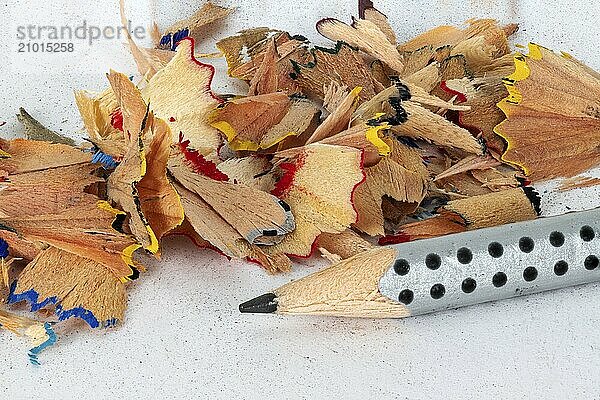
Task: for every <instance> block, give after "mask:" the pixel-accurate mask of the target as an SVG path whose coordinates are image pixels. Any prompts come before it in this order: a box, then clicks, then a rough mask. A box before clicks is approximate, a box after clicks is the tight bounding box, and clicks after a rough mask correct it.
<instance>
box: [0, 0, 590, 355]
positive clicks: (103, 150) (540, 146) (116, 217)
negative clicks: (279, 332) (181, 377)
mask: <svg viewBox="0 0 600 400" xmlns="http://www.w3.org/2000/svg"><path fill="white" fill-rule="evenodd" d="M119 5H120V13H121V18H122V22H123V24H124V25H127V21H128V20H129V18H128V16H127V10H128V7H127V4H126V2H125V0H121V1H120V2H119ZM233 11H234V10H232V9H227V8H224V7H219V6H217V5H214V4H211V3H207V4H204V5H203V6H202V7H201V8H200V9H199V10H198V11H197V12H196V13H194V14H193V15H191V16H190V17H188V18H182V20H181V21H179V22H177V23H175V24H174V25H172V26H170V27H168V28H167V29H165V30H164V31H161V30H160V29H159V28H158V24H154V25H153V29H152V39H153V41H154V45H153V46H152V48H145V47H142V46H141V45H139V44H138V43H136V41H135V40H134V38H133V37H132V36H131V35H129V34H128V35H127V37H126V42H127V44H126V47H127V48H128V49H129V51H130V52H131V55H132V57H133V59H134V61H135V63H136V65H137V69H138V74H137V75H136V76H134V77H133V78H132V79H130V77H129V76H127V75H124V74H122V73H119V72H116V71H106V72H107V75H106V76H104V75H102V76H98V79H99V80H100V79H102V80H103V81H104V82H105V89H104V90H103V91H101V92H100V93H90V92H87V91H84V90H81V91H78V92H76V94H75V101H76V104H77V109H78V111H79V113H80V115H81V124H82V126H83V128H84V129H85V132H86V133H87V138H86V140H85V141H84V142H83V143H79V142H77V141H75V140H73V139H72V138H69V137H65V136H64V135H62V134H59V133H57V132H55V131H52V130H51V129H48V128H46V127H45V126H44V124H43V123H41V122H40V121H37V120H36V119H35V118H34V116H32V115H31V114H29V113H27V112H26V111H25V110H24V109H22V108H20V107H19V106H20V105H16V106H15V112H16V111H17V110H19V114H18V116H17V118H18V120H19V121H20V122H21V123H22V125H23V128H24V133H25V135H26V137H27V138H26V139H25V138H20V139H10V140H8V139H6V140H5V139H0V180H1V182H0V258H1V260H0V275H1V276H2V279H1V280H0V281H1V283H2V285H1V287H0V296H2V299H4V300H6V303H8V304H7V305H6V306H2V308H0V326H1V327H3V328H5V329H8V330H10V331H12V332H16V333H19V334H20V333H25V334H26V335H28V336H30V337H31V338H32V339H33V341H34V343H35V345H36V347H34V348H33V349H31V350H30V357H31V361H32V362H33V363H35V362H37V354H38V353H39V352H40V351H41V350H43V349H44V348H46V347H48V346H50V345H52V344H53V343H54V342H55V340H56V336H55V334H54V330H53V326H54V324H60V323H61V322H62V321H64V320H67V319H70V318H78V319H81V320H83V321H85V322H86V323H87V325H89V327H91V328H98V329H101V328H108V327H113V326H116V325H118V324H120V323H121V321H123V319H124V318H125V316H126V310H127V298H128V293H127V289H128V285H129V283H130V282H131V281H134V280H137V279H141V280H143V277H144V273H145V271H146V269H145V267H144V266H143V265H142V264H141V262H140V261H139V260H140V257H139V254H140V253H146V254H149V255H153V256H154V257H156V258H157V259H159V258H160V256H161V253H162V252H163V251H165V249H163V248H162V243H163V239H164V238H165V237H167V236H175V235H177V236H185V237H187V238H189V239H190V240H192V242H193V243H194V244H195V245H197V246H198V247H200V248H204V249H209V250H213V251H216V252H218V253H219V254H220V255H223V256H224V258H223V259H222V261H223V263H227V262H229V260H232V259H240V260H245V261H251V262H252V264H250V263H249V264H248V268H251V267H252V265H254V264H258V265H260V266H261V267H262V268H263V269H264V270H265V271H266V273H270V274H275V273H284V272H286V271H289V270H290V269H291V268H293V267H296V268H298V267H297V266H294V263H293V260H295V259H297V258H307V257H311V256H314V255H315V254H318V253H319V252H320V253H321V255H322V256H323V258H325V259H326V260H327V261H328V262H331V263H332V264H333V265H332V266H330V267H328V268H326V269H323V270H322V271H320V272H317V273H316V274H314V275H309V276H307V277H306V278H304V279H300V280H298V281H295V282H292V283H290V284H288V285H285V286H283V287H281V288H279V289H277V290H275V291H274V292H272V293H269V294H266V295H263V296H261V297H259V298H256V299H254V300H251V301H249V302H247V303H244V304H242V306H241V307H240V309H241V311H242V312H263V313H264V312H267V313H272V312H278V313H286V314H297V313H305V314H325V315H340V316H361V317H406V316H409V315H417V314H423V313H429V312H433V311H439V310H443V309H448V308H455V307H459V306H463V305H469V304H474V303H480V302H484V301H491V300H496V299H503V298H507V297H511V296H514V295H515V294H527V293H532V292H537V291H543V290H549V289H553V288H557V287H563V286H568V285H575V284H581V283H586V282H591V281H594V280H598V279H600V278H599V277H598V275H597V273H598V272H599V271H600V268H598V253H599V249H598V243H599V241H598V240H599V239H598V237H600V233H599V232H600V231H599V227H598V225H597V224H598V221H599V220H600V218H599V217H598V212H597V211H582V212H580V213H576V214H572V215H567V216H564V217H561V216H553V217H549V218H538V217H540V216H544V217H546V216H548V215H552V214H553V212H552V210H550V209H549V207H548V204H549V203H550V202H549V201H547V199H545V198H544V196H547V195H548V194H549V193H554V192H557V191H556V190H554V189H552V187H553V186H552V185H555V186H554V187H557V188H559V190H558V191H560V192H561V193H562V192H564V193H574V192H575V193H577V194H578V195H579V196H580V197H581V198H583V197H585V196H584V195H582V194H580V193H584V192H583V191H584V190H589V191H590V193H594V191H596V192H595V193H597V190H598V188H600V170H599V168H598V166H599V165H600V146H599V144H600V75H599V74H598V73H597V72H596V71H594V70H593V69H592V68H590V67H588V66H586V65H585V64H584V63H582V62H580V61H578V60H577V59H575V58H574V57H572V56H570V55H567V54H564V53H562V54H560V53H555V52H553V51H551V50H548V49H545V48H544V47H542V46H539V45H536V44H530V45H529V48H528V51H527V54H523V53H521V52H513V51H512V50H511V45H510V43H509V41H510V39H511V37H512V35H513V34H514V33H515V32H516V31H517V28H518V27H517V26H516V25H515V24H507V25H502V24H500V23H498V22H497V21H495V20H492V19H471V20H468V21H467V22H466V23H465V25H464V26H463V27H453V26H442V27H438V28H433V29H431V30H428V31H425V32H423V33H421V34H420V35H418V36H417V37H415V38H413V39H411V40H408V41H406V42H404V43H399V41H398V37H400V36H401V35H398V36H397V35H396V32H395V31H394V29H393V28H392V26H391V25H390V23H389V21H388V18H387V17H386V15H384V14H383V13H382V12H380V11H379V10H377V9H376V8H375V7H374V5H373V4H372V2H370V1H363V0H361V1H359V13H358V15H359V16H358V18H355V19H354V21H353V23H351V24H350V23H346V22H343V21H340V20H337V19H333V18H326V19H323V20H321V21H318V22H317V26H316V27H317V31H318V32H319V33H320V34H321V35H323V36H324V37H325V38H327V39H330V40H331V43H330V44H329V45H328V46H325V47H321V46H314V45H313V44H311V43H310V42H309V40H308V39H306V38H305V37H304V36H302V35H299V34H298V33H302V32H284V31H280V30H275V29H269V28H254V29H248V30H244V31H241V32H239V33H237V34H235V35H233V36H231V37H226V38H223V39H221V40H219V41H218V42H217V43H214V45H215V46H216V48H217V49H218V50H219V52H220V53H218V54H217V55H215V53H214V52H213V51H212V50H210V49H209V46H210V44H209V38H208V37H206V32H207V29H206V27H207V26H208V25H209V24H218V23H221V22H222V20H223V19H224V18H227V16H228V15H230V14H231V13H232V12H233ZM306 17H307V18H310V16H309V15H307V16H306ZM159 22H160V21H159ZM126 31H127V30H126ZM196 44H198V46H196ZM207 53H208V54H207ZM221 55H222V56H224V58H225V61H226V63H227V71H226V73H227V75H229V76H230V77H231V78H235V79H238V80H240V81H241V82H242V84H243V85H246V89H244V91H243V93H218V90H217V89H216V87H215V85H214V84H213V78H214V76H215V74H222V75H225V71H219V70H217V69H216V68H215V67H213V66H212V65H211V64H210V63H211V62H212V61H211V59H212V58H214V57H218V56H221ZM238 86H239V85H229V87H238ZM10 137H11V138H12V137H13V135H12V132H11V133H10ZM536 187H538V188H543V189H544V190H539V193H538V190H536ZM548 188H550V189H548ZM540 194H541V196H540ZM588 197H589V200H590V201H589V202H588V203H590V204H591V205H590V206H589V207H586V208H590V209H592V208H594V207H599V206H600V196H597V195H596V196H593V195H590V196H588ZM49 199H51V200H52V201H49ZM571 206H574V205H572V204H566V205H565V208H566V207H571ZM554 214H560V212H559V213H554ZM529 260H537V261H536V262H535V265H532V262H530V261H529ZM198 284H199V285H201V284H202V283H201V282H198ZM14 303H27V304H28V305H29V309H30V311H31V312H32V313H37V312H38V311H41V310H43V311H44V314H38V315H37V317H39V318H26V317H21V316H18V315H16V314H15V313H13V312H12V311H13V310H8V309H7V310H4V307H6V308H9V307H11V305H12V304H14Z"/></svg>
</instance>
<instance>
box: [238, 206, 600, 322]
mask: <svg viewBox="0 0 600 400" xmlns="http://www.w3.org/2000/svg"><path fill="white" fill-rule="evenodd" d="M599 229H600V209H595V210H590V211H583V212H578V213H571V214H566V215H562V216H557V217H549V218H540V219H537V220H534V221H527V222H519V223H515V224H509V225H504V226H501V227H494V228H486V229H480V230H476V231H470V232H465V233H459V234H455V235H449V236H445V237H440V238H434V239H427V240H421V241H416V242H409V243H403V244H398V245H394V246H387V247H378V248H374V249H371V250H367V251H365V252H362V253H359V254H357V255H355V256H353V257H351V258H349V259H346V260H342V261H340V262H338V263H335V264H333V265H332V266H330V267H328V268H325V269H323V270H321V271H319V272H317V273H314V274H311V275H308V276H307V277H305V278H302V279H299V280H296V281H293V282H290V283H288V284H286V285H284V286H282V287H280V288H278V289H276V290H274V291H273V292H271V293H267V294H263V295H262V296H259V297H256V298H254V299H252V300H250V301H247V302H245V303H243V304H241V305H240V307H239V309H240V311H241V312H242V313H276V314H309V315H331V316H343V317H366V318H403V317H408V316H414V315H420V314H427V313H431V312H436V311H442V310H446V309H454V308H458V307H462V306H468V305H472V304H478V303H484V302H488V301H495V300H501V299H506V298H510V297H515V296H520V295H526V294H531V293H537V292H542V291H546V290H551V289H557V288H562V287H568V286H574V285H580V284H585V283H589V282H594V281H599V280H600V268H599V261H598V257H599V256H600V238H599V237H598V234H599V232H600V230H599Z"/></svg>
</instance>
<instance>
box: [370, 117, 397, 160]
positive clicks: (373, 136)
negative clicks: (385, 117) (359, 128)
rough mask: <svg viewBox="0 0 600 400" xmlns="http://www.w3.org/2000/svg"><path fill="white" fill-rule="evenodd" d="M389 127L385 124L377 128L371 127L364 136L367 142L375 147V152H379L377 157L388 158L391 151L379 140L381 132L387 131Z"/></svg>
mask: <svg viewBox="0 0 600 400" xmlns="http://www.w3.org/2000/svg"><path fill="white" fill-rule="evenodd" d="M389 128H390V126H389V124H387V123H385V124H381V125H378V126H373V127H371V128H369V129H367V132H366V134H365V136H366V137H367V140H368V141H369V142H371V143H372V144H373V146H375V147H377V150H378V151H379V155H380V156H384V157H385V156H389V155H390V153H391V151H392V149H391V148H390V146H388V144H387V143H386V142H384V141H383V140H382V139H381V136H382V134H381V131H382V130H386V129H389Z"/></svg>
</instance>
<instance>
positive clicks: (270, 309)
mask: <svg viewBox="0 0 600 400" xmlns="http://www.w3.org/2000/svg"><path fill="white" fill-rule="evenodd" d="M276 311H277V296H275V294H273V293H266V294H263V295H262V296H258V297H256V298H254V299H252V300H248V301H247V302H245V303H242V304H240V312H242V313H261V314H269V313H274V312H276Z"/></svg>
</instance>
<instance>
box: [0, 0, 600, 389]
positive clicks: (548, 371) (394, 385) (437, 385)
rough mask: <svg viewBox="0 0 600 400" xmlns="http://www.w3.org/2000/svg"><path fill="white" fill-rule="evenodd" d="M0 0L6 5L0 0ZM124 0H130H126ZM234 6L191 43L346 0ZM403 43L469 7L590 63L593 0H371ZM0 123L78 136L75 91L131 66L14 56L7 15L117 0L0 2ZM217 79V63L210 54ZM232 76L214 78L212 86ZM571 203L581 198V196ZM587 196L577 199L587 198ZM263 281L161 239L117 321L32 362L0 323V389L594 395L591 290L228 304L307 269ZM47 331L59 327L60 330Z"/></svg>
mask: <svg viewBox="0 0 600 400" xmlns="http://www.w3.org/2000/svg"><path fill="white" fill-rule="evenodd" d="M4 1H5V0H4ZM129 3H134V2H133V1H129ZM199 4H201V2H200V1H190V0H185V1H183V0H181V1H180V0H171V1H162V2H160V1H159V0H140V1H136V2H135V4H133V5H132V4H130V5H129V7H128V16H129V17H130V19H132V20H133V23H134V25H143V26H147V25H148V23H149V22H150V21H151V20H152V19H156V20H157V21H158V22H159V25H160V26H161V28H165V27H166V26H167V25H169V24H170V23H172V22H173V21H175V20H176V19H178V18H179V17H180V16H183V15H187V14H189V13H191V12H192V11H194V10H195V9H196V8H197V7H198V6H199ZM220 4H222V5H225V6H236V7H237V8H238V11H237V13H236V14H235V15H234V16H232V17H230V18H229V19H228V20H227V22H226V23H225V24H224V26H223V27H221V28H220V29H212V30H210V32H208V35H209V38H208V40H207V41H205V43H203V44H202V45H201V47H200V49H199V50H200V51H203V52H209V51H212V49H213V44H214V42H215V40H216V39H218V38H220V37H223V36H224V35H227V34H232V33H234V32H235V31H238V30H240V29H244V28H250V27H256V26H270V27H273V28H280V29H286V30H289V31H290V32H292V33H301V34H304V35H305V36H307V37H308V38H309V39H311V40H314V41H315V42H316V43H318V44H325V43H326V41H325V40H324V39H322V38H319V37H318V35H317V34H316V32H315V29H314V23H315V22H316V21H317V20H318V19H319V18H322V17H326V16H329V17H337V18H340V19H344V20H349V18H350V16H351V15H355V14H356V4H355V2H354V1H340V0H338V1H333V0H329V1H328V0H320V1H277V0H265V1H261V2H257V1H251V0H244V1H237V2H234V1H222V2H221V3H220ZM378 5H379V8H380V9H381V10H382V11H383V12H384V13H386V14H387V15H388V16H389V18H390V20H391V23H392V25H393V26H394V27H395V28H396V31H397V32H398V37H399V40H403V39H408V38H410V37H411V36H413V35H414V34H416V33H418V32H421V31H423V30H424V29H426V28H430V27H433V26H435V25H437V24H441V23H455V24H458V23H461V22H462V21H464V20H465V19H468V18H470V17H475V16H477V17H486V16H491V17H496V18H498V19H500V20H501V21H502V22H519V23H520V24H521V31H520V32H519V33H518V35H517V42H518V43H523V44H524V43H526V42H527V41H528V40H535V41H536V42H538V43H540V44H543V45H545V46H547V47H551V48H556V49H561V50H565V51H568V52H571V53H572V54H574V55H575V56H577V57H579V58H581V59H582V60H584V61H586V62H587V63H588V64H589V65H591V66H592V67H594V68H596V69H600V53H599V52H598V37H599V35H598V34H599V32H600V30H599V28H598V18H599V17H600V6H599V5H598V4H597V3H596V2H594V1H587V0H580V1H573V0H571V1H567V0H547V1H544V2H543V3H540V2H539V1H537V0H505V1H493V0H477V1H476V0H471V1H469V0H429V1H425V0H406V1H402V2H400V1H392V0H386V1H379V2H378ZM0 6H1V8H0V16H1V19H0V21H1V22H2V24H1V26H2V32H1V33H0V35H1V36H0V39H1V40H0V54H2V55H3V57H2V61H1V62H0V121H6V122H7V124H6V125H5V126H4V127H2V128H0V134H1V135H2V136H3V137H7V136H9V137H10V136H15V135H18V134H21V129H20V127H19V126H18V124H17V122H16V118H14V114H15V113H16V112H17V110H18V107H20V106H24V107H26V108H27V109H28V110H29V112H30V113H31V114H32V115H33V116H34V117H36V118H38V119H39V120H40V121H42V122H44V123H45V124H46V125H47V126H49V127H50V128H52V129H54V130H57V131H60V132H63V133H65V134H69V135H78V134H79V132H80V128H81V123H80V120H79V117H78V114H77V111H76V108H75V105H74V101H73V96H72V92H73V90H75V89H80V88H89V89H95V90H98V89H101V88H103V87H104V86H105V85H106V82H105V78H104V75H103V74H104V73H105V72H107V70H108V68H110V67H112V68H114V69H117V70H121V71H123V72H126V73H133V72H134V71H135V69H134V67H133V65H132V64H131V62H130V59H129V57H128V55H127V53H126V52H125V50H123V48H122V46H121V44H120V43H118V42H116V41H103V42H101V43H96V44H94V45H93V47H92V48H87V47H86V46H81V47H80V48H78V51H76V53H74V54H71V55H62V56H58V57H57V56H51V55H41V56H39V55H38V56H35V55H25V56H23V55H21V57H19V55H18V54H17V53H16V45H17V43H16V39H15V35H16V26H17V25H22V24H38V25H48V24H51V23H53V24H61V25H64V24H71V25H76V24H78V23H80V22H81V21H82V20H83V19H85V20H87V22H88V24H90V23H91V24H98V25H113V26H117V25H118V21H119V17H118V5H117V2H116V1H115V0H95V1H89V0H78V1H68V0H45V1H41V0H35V1H23V0H20V1H17V0H9V2H8V3H6V2H4V3H0ZM216 65H217V66H218V67H219V66H220V68H218V73H220V75H221V76H223V75H224V69H223V63H216ZM238 88H239V85H236V84H233V83H231V82H228V81H227V80H226V79H218V80H217V89H218V90H219V91H221V92H235V91H236V90H238ZM583 200H586V199H585V198H583ZM587 200H590V198H589V197H588V198H587ZM305 264H306V265H301V266H298V267H297V268H295V270H294V272H293V273H292V274H288V275H281V276H276V277H272V276H268V275H266V274H265V273H263V271H262V270H260V268H259V267H257V266H255V265H252V264H244V263H241V262H237V261H232V262H228V261H227V260H225V259H223V258H221V257H219V256H217V255H215V254H214V253H212V252H209V251H200V250H197V249H195V248H194V247H193V246H192V245H191V244H189V243H188V242H187V241H186V240H184V239H178V240H169V241H167V242H166V243H165V249H164V257H163V260H162V262H160V263H151V264H150V265H149V267H150V271H149V272H148V273H146V274H144V275H143V276H142V277H141V278H140V279H139V280H138V282H136V283H135V284H133V285H132V286H131V287H130V290H129V293H130V296H129V300H130V301H129V309H128V312H127V315H126V320H125V321H124V322H125V323H124V324H123V325H122V327H121V328H119V329H117V330H110V331H90V330H89V329H87V328H86V327H84V326H83V325H81V324H70V327H72V326H75V330H72V331H71V332H69V333H66V334H62V335H60V338H59V342H58V343H57V345H56V346H55V347H54V348H51V349H49V350H48V351H46V352H45V353H43V354H42V355H41V357H40V359H41V361H42V363H43V365H42V366H41V367H38V368H34V367H32V366H31V365H29V363H28V359H27V356H26V349H27V348H28V347H27V343H26V342H25V341H23V340H20V339H18V338H16V337H14V336H13V335H11V334H9V333H6V332H2V331H0V399H16V400H18V399H30V398H36V399H54V398H56V399H86V398H89V399H96V398H114V399H124V398H136V399H144V398H151V399H154V398H156V399H162V398H165V399H171V398H184V399H191V398H211V399H220V398H222V399H247V398H257V399H288V398H290V399H296V398H306V399H320V398H325V397H326V396H327V397H329V398H344V399H346V398H347V399H364V398H377V399H379V398H392V399H395V398H398V399H403V398H409V399H420V398H423V399H425V398H448V399H457V398H499V399H518V398H547V399H565V398H586V399H591V398H600V382H599V381H598V368H600V335H598V333H597V332H598V326H599V324H600V307H598V305H597V303H598V301H597V299H598V296H597V294H598V289H599V288H600V285H588V286H585V287H578V288H571V289H565V290H560V291H556V292H552V293H547V294H540V295H534V296H530V297H527V298H519V299H513V300H509V301H503V302H499V303H495V304H486V305H481V306H474V307H470V308H466V309H461V310H457V311H450V312H445V313H441V314H437V315H430V316H424V317H418V318H412V319H406V320H386V321H372V320H350V319H336V318H308V317H307V318H304V317H294V318H285V317H278V316H272V315H262V316H256V315H240V314H239V313H238V311H237V306H238V304H239V303H240V302H242V301H244V300H247V299H249V298H251V297H254V296H255V295H258V294H261V293H264V292H267V291H269V290H271V289H272V288H274V287H277V286H279V285H281V284H283V283H285V282H287V281H289V280H291V279H295V278H298V277H301V276H303V275H305V274H307V273H309V272H312V271H314V270H315V268H316V267H315V266H314V265H315V264H316V265H320V264H319V262H318V261H317V260H312V261H307V262H305ZM58 330H59V334H60V333H62V331H63V330H64V328H63V329H61V328H58Z"/></svg>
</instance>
